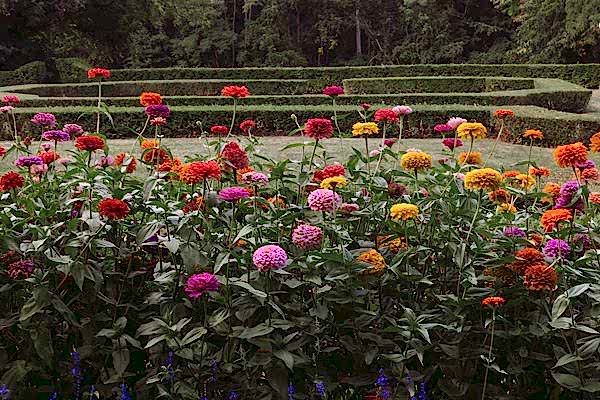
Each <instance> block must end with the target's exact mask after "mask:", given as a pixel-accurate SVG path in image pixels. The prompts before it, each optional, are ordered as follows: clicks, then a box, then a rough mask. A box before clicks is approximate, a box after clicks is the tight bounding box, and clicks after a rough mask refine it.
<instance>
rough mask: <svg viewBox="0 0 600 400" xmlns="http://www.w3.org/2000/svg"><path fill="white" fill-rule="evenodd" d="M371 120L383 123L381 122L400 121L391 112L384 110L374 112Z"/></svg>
mask: <svg viewBox="0 0 600 400" xmlns="http://www.w3.org/2000/svg"><path fill="white" fill-rule="evenodd" d="M373 119H374V120H375V121H377V122H381V121H383V122H390V123H394V122H399V121H400V118H398V115H397V114H396V113H395V112H394V111H393V110H388V109H385V108H382V109H381V110H377V111H375V115H374V116H373Z"/></svg>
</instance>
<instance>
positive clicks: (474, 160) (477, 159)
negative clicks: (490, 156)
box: [458, 151, 483, 165]
mask: <svg viewBox="0 0 600 400" xmlns="http://www.w3.org/2000/svg"><path fill="white" fill-rule="evenodd" d="M458 163H459V164H460V165H464V164H471V165H481V164H483V161H482V159H481V153H479V152H477V151H471V152H469V153H465V152H463V153H460V154H459V156H458Z"/></svg>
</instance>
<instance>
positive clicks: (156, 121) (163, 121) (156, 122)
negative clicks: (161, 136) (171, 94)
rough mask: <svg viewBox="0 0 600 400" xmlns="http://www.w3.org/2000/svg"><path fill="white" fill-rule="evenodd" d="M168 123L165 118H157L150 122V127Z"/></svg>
mask: <svg viewBox="0 0 600 400" xmlns="http://www.w3.org/2000/svg"><path fill="white" fill-rule="evenodd" d="M166 123H167V119H166V118H163V117H156V118H152V119H151V120H150V125H154V126H161V125H165V124H166Z"/></svg>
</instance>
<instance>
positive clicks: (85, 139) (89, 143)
mask: <svg viewBox="0 0 600 400" xmlns="http://www.w3.org/2000/svg"><path fill="white" fill-rule="evenodd" d="M104 146H105V144H104V139H102V138H101V137H99V136H95V135H82V136H79V137H78V138H77V139H75V147H77V148H78V149H79V150H81V151H96V150H100V149H103V148H104Z"/></svg>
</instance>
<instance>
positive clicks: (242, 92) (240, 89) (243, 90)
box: [221, 86, 250, 98]
mask: <svg viewBox="0 0 600 400" xmlns="http://www.w3.org/2000/svg"><path fill="white" fill-rule="evenodd" d="M221 96H226V97H235V98H242V97H248V96H250V91H249V90H248V88H247V87H246V86H225V87H224V88H223V89H221Z"/></svg>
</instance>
